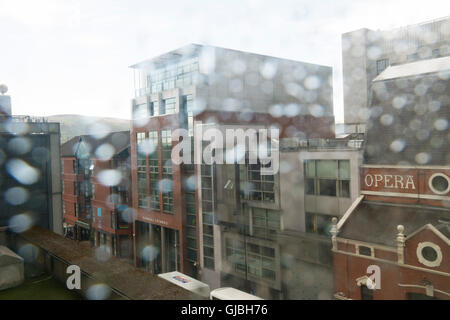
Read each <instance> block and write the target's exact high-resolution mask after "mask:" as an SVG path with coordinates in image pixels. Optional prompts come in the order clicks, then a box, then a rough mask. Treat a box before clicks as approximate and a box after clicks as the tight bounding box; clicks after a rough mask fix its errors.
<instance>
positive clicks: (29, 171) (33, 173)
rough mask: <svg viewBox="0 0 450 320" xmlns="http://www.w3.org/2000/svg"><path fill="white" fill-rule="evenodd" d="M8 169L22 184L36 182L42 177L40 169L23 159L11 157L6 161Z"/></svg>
mask: <svg viewBox="0 0 450 320" xmlns="http://www.w3.org/2000/svg"><path fill="white" fill-rule="evenodd" d="M6 170H8V172H9V174H10V175H11V176H13V177H14V179H16V180H17V181H18V182H20V183H21V184H26V185H30V184H33V183H36V182H37V181H38V180H39V177H40V171H39V170H38V169H36V168H34V167H32V166H30V165H29V164H28V163H26V162H25V161H23V160H20V159H11V160H9V161H8V162H7V163H6Z"/></svg>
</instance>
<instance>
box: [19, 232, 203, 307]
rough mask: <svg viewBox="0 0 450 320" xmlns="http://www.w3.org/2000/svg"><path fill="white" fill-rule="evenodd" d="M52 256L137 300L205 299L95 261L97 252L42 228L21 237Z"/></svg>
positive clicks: (115, 262) (123, 266)
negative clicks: (103, 280)
mask: <svg viewBox="0 0 450 320" xmlns="http://www.w3.org/2000/svg"><path fill="white" fill-rule="evenodd" d="M17 236H18V237H20V238H23V239H25V240H27V241H29V242H30V243H32V244H34V245H36V246H37V247H40V248H42V249H43V250H46V251H48V252H50V253H51V254H53V255H55V256H57V257H59V258H61V259H63V260H65V261H66V262H68V263H69V264H74V265H77V266H79V267H80V269H81V270H82V271H83V272H85V273H88V274H89V275H90V276H92V277H93V278H95V279H108V280H107V282H106V283H107V284H108V285H109V286H110V287H111V288H113V289H115V290H116V291H119V292H120V293H123V294H124V295H126V296H127V297H129V298H131V299H133V300H201V299H204V298H203V297H201V296H199V295H197V294H194V293H192V292H190V291H188V290H185V289H183V288H181V287H179V286H177V285H175V284H172V283H170V282H169V281H166V280H163V279H161V278H159V277H158V276H157V275H154V274H151V273H149V272H146V271H144V270H140V269H138V268H135V267H134V266H132V265H129V264H128V263H126V262H123V261H121V260H120V259H118V258H116V257H111V258H110V259H108V260H107V261H99V260H97V259H96V258H95V249H96V248H91V247H90V246H89V245H86V244H85V243H80V242H77V241H74V240H70V239H67V238H65V237H64V236H61V235H59V234H56V233H54V232H52V231H49V230H47V229H44V228H41V227H37V226H35V227H33V228H31V229H29V230H27V231H25V232H23V233H21V234H18V235H17Z"/></svg>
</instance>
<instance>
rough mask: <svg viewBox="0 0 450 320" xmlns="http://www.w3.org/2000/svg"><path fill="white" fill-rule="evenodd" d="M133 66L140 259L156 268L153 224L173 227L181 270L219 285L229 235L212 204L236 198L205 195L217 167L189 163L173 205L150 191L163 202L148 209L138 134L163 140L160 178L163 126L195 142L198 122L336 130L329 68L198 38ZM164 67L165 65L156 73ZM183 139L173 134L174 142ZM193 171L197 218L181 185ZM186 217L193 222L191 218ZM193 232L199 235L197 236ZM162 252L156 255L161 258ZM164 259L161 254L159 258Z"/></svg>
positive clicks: (175, 175)
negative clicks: (146, 255) (185, 132)
mask: <svg viewBox="0 0 450 320" xmlns="http://www.w3.org/2000/svg"><path fill="white" fill-rule="evenodd" d="M132 68H133V69H135V87H136V97H135V99H133V101H132V109H133V115H134V116H133V118H134V123H133V128H132V131H131V163H132V186H133V208H134V209H135V210H136V211H137V218H136V220H135V230H137V229H138V227H139V228H140V229H142V230H143V231H142V234H141V235H139V234H136V236H135V248H136V252H135V257H136V258H135V264H136V265H137V266H141V267H144V268H150V271H152V272H155V269H154V265H151V264H150V267H149V266H147V265H146V263H145V262H142V261H141V260H140V256H141V254H142V252H143V250H144V249H145V250H147V249H146V248H153V247H154V246H156V247H157V248H161V249H158V252H162V251H163V250H165V249H163V247H164V245H162V244H161V243H162V242H163V241H162V240H163V237H162V238H161V241H160V240H158V239H159V238H160V237H159V236H158V237H157V239H153V240H152V239H151V238H152V237H151V235H150V231H151V230H152V229H155V230H156V233H157V234H159V232H160V231H159V230H160V228H162V229H161V231H164V230H165V231H167V232H170V233H173V232H175V234H176V235H177V239H178V240H177V242H176V243H175V247H176V248H180V250H179V251H178V253H177V255H176V256H178V257H179V260H178V261H179V264H180V266H179V271H181V272H183V273H186V274H189V275H190V276H193V277H195V278H199V279H200V280H202V281H205V282H207V283H208V284H210V286H211V288H212V289H214V288H216V287H217V286H219V285H220V284H221V280H220V277H221V271H222V269H223V266H222V255H223V249H222V245H223V241H224V238H223V237H222V235H221V231H220V226H219V225H217V224H216V223H215V222H214V221H216V218H215V213H214V210H216V209H214V210H211V208H210V207H209V206H210V205H212V206H217V205H220V206H221V207H220V208H221V209H220V210H221V212H222V215H223V214H227V212H231V211H232V210H233V208H235V206H234V203H233V200H236V198H235V197H231V198H227V201H225V202H224V203H222V204H218V203H216V202H214V199H213V198H210V199H205V197H204V196H202V193H205V194H208V197H211V196H212V197H215V196H214V194H215V192H216V191H214V190H213V189H214V188H215V187H214V186H215V185H216V181H215V179H217V176H216V175H215V173H214V170H215V169H214V168H212V166H209V167H208V168H206V167H204V166H203V165H201V166H200V165H196V166H195V168H194V169H192V168H189V169H188V168H187V167H186V166H183V165H176V164H172V165H171V170H172V171H171V174H172V175H171V181H172V190H173V199H174V200H173V211H172V212H164V209H163V206H164V203H163V198H164V193H163V192H157V193H155V194H153V197H155V199H156V196H157V195H159V200H158V201H160V203H159V206H158V205H157V203H155V206H156V208H149V207H151V203H152V200H151V199H152V198H151V195H149V194H148V193H151V192H152V191H151V190H152V188H151V186H150V183H151V181H150V182H149V181H148V178H149V177H150V172H149V171H148V170H146V171H145V174H146V176H147V177H148V178H147V188H148V189H147V191H146V192H148V193H147V194H148V195H149V198H150V200H148V201H149V202H146V201H145V200H144V198H143V197H142V199H140V198H139V197H140V196H139V191H138V177H139V173H138V168H137V163H138V161H139V159H138V144H137V137H138V136H139V137H141V138H145V139H146V140H149V139H150V138H151V137H156V139H157V141H158V142H157V143H158V147H157V149H156V153H155V154H154V160H156V159H157V160H158V171H157V174H158V180H162V178H163V174H164V173H163V170H164V164H163V162H162V156H163V150H162V146H161V137H162V133H163V131H165V130H170V131H172V130H175V129H178V128H186V129H189V130H192V132H191V133H192V135H191V139H194V140H193V141H195V138H196V136H195V131H194V130H193V129H194V128H193V123H194V121H199V122H202V123H203V124H207V125H219V126H220V125H223V124H228V125H236V126H238V125H239V126H241V127H248V126H251V125H257V126H261V127H265V128H268V127H270V126H271V125H275V126H277V127H278V128H280V130H281V136H288V137H289V136H302V137H307V138H313V137H328V138H331V137H334V130H333V129H334V117H333V105H332V87H331V81H330V79H331V76H332V72H331V68H329V67H324V66H318V65H312V64H307V63H302V62H296V61H288V60H284V59H279V58H274V57H267V56H262V55H257V54H252V53H245V52H239V51H236V50H230V49H223V48H217V47H210V46H201V45H189V46H186V47H183V48H180V49H177V50H175V51H172V52H169V53H167V54H163V55H161V56H158V57H156V58H154V59H150V60H147V61H144V62H141V63H138V64H136V65H134V66H132ZM174 68H175V70H177V71H174ZM177 68H178V69H177ZM185 68H186V69H185ZM160 70H165V71H163V72H162V73H158V72H160ZM180 70H181V71H180ZM186 70H187V71H186ZM174 74H177V75H176V76H174ZM161 79H162V80H161ZM183 79H184V80H183ZM186 79H187V80H186ZM183 81H187V82H183ZM166 87H167V88H166ZM188 98H189V99H190V100H189V101H191V102H192V104H191V105H190V106H188V105H187V104H185V101H187V99H188ZM171 99H173V100H171ZM169 102H170V108H171V109H170V112H167V110H165V108H166V106H167V103H169ZM172 108H173V109H172ZM186 108H188V109H186ZM161 111H164V112H161ZM168 113H169V114H168ZM312 128H315V129H316V130H312ZM155 133H156V136H154V134H155ZM192 136H193V138H192ZM199 138H200V139H201V137H199ZM178 142H179V141H178V140H173V141H171V148H173V147H175V146H176V144H177V143H178ZM200 149H202V148H200ZM193 152H194V155H195V154H197V153H198V152H202V150H199V149H198V148H197V147H194V150H193ZM143 160H144V159H142V161H143ZM154 160H152V158H151V154H147V155H146V156H145V165H146V166H148V165H149V164H150V163H151V161H154ZM154 169H156V167H155V168H154ZM202 170H208V171H209V172H210V173H209V175H208V177H205V176H203V174H201V172H202ZM143 173H144V172H142V174H143ZM230 173H231V171H230ZM190 178H193V179H194V180H195V181H196V189H195V205H196V206H195V208H194V210H195V217H194V216H191V217H188V216H189V214H187V208H186V204H187V202H188V201H189V200H188V199H187V193H188V192H186V189H185V188H184V186H183V182H184V181H186V179H190ZM204 178H205V179H206V180H208V179H210V180H209V181H210V182H209V183H208V185H209V186H212V188H210V187H205V183H204V182H202V181H203V180H204ZM153 189H154V187H153ZM203 189H205V190H204V191H203ZM206 189H208V190H206ZM141 204H142V205H144V206H145V205H146V204H147V208H146V207H142V208H140V205H141ZM207 208H208V209H207ZM188 221H191V222H190V223H191V224H190V225H188ZM192 222H194V223H193V224H192ZM188 230H189V234H190V236H188ZM205 230H208V234H206V232H205ZM194 233H195V234H196V238H195V239H194V238H193V237H192V234H194ZM159 242H161V243H159ZM194 256H196V258H194ZM159 259H160V258H159V257H157V258H156V260H157V261H159ZM165 259H166V258H164V257H162V261H161V262H163V261H164V260H165ZM157 264H159V262H158V263H157ZM162 264H163V265H164V267H163V269H164V270H163V271H164V272H169V271H173V270H169V269H167V263H162ZM177 268H178V267H177Z"/></svg>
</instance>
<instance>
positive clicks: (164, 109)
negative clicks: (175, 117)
mask: <svg viewBox="0 0 450 320" xmlns="http://www.w3.org/2000/svg"><path fill="white" fill-rule="evenodd" d="M176 105H177V99H176V98H169V99H165V100H163V101H162V103H161V108H160V114H174V113H175V111H176Z"/></svg>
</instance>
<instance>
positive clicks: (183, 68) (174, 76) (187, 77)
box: [147, 58, 198, 93]
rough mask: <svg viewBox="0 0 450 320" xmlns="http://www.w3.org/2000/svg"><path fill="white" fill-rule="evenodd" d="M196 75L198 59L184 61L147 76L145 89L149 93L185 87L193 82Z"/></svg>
mask: <svg viewBox="0 0 450 320" xmlns="http://www.w3.org/2000/svg"><path fill="white" fill-rule="evenodd" d="M197 73H198V58H191V59H185V60H183V61H179V62H176V63H172V64H169V65H166V66H165V67H162V68H159V69H157V70H155V71H152V72H150V73H149V74H148V75H147V88H148V89H149V90H148V91H150V92H151V93H157V92H161V91H163V90H170V89H173V88H175V87H177V88H180V87H185V86H188V85H190V84H192V83H193V82H194V77H195V75H196V74H197Z"/></svg>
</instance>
